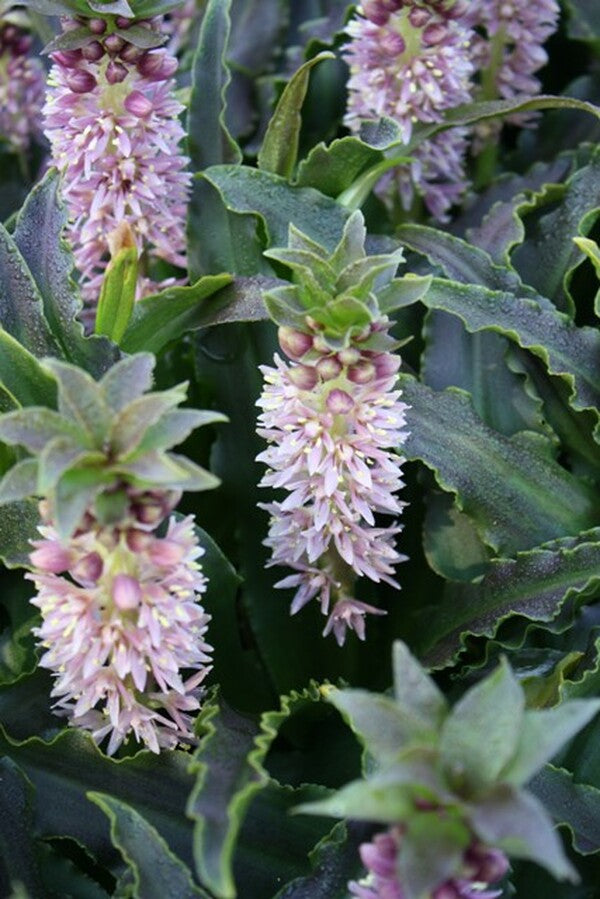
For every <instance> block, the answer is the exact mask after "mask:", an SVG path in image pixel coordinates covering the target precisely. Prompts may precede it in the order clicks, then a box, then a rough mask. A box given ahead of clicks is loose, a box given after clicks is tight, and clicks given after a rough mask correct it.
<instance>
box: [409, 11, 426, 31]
mask: <svg viewBox="0 0 600 899" xmlns="http://www.w3.org/2000/svg"><path fill="white" fill-rule="evenodd" d="M429 19H430V14H429V13H428V12H427V10H426V9H423V8H422V7H419V6H413V8H412V9H411V11H410V12H409V14H408V20H409V22H410V24H411V25H412V27H413V28H424V27H425V25H427V23H428V22H429Z"/></svg>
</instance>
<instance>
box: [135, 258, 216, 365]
mask: <svg viewBox="0 0 600 899" xmlns="http://www.w3.org/2000/svg"><path fill="white" fill-rule="evenodd" d="M232 280H233V278H232V276H231V275H226V274H222V275H206V276H205V277H203V278H200V280H199V281H197V282H196V283H195V284H193V285H191V286H190V287H167V288H166V289H165V290H163V291H161V292H160V293H158V294H154V295H153V296H150V297H145V298H144V299H143V300H140V301H139V302H137V303H136V304H135V306H134V309H133V314H132V316H131V321H130V322H129V325H128V327H127V330H126V331H125V334H124V336H123V338H122V340H121V346H122V347H123V349H124V350H125V351H126V352H128V353H136V352H139V351H140V350H145V351H146V352H151V353H158V352H160V351H161V350H162V349H164V347H165V346H167V344H169V343H171V342H172V341H174V340H178V339H179V338H180V337H182V336H183V335H184V334H185V333H186V332H187V331H193V330H194V329H196V328H201V327H204V325H205V324H209V323H210V318H211V316H212V315H213V314H214V313H215V312H218V311H220V310H221V309H222V308H223V307H222V305H220V302H219V300H220V299H221V300H222V299H223V298H222V297H216V298H215V299H214V300H211V301H210V302H208V303H207V302H206V300H207V299H208V298H209V297H213V295H214V294H216V293H217V291H220V290H221V288H223V287H226V286H227V285H228V284H231V282H232Z"/></svg>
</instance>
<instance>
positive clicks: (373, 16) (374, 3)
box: [362, 0, 390, 25]
mask: <svg viewBox="0 0 600 899" xmlns="http://www.w3.org/2000/svg"><path fill="white" fill-rule="evenodd" d="M362 8H363V15H364V16H365V18H366V19H369V21H370V22H373V24H374V25H385V23H386V22H387V20H388V19H389V17H390V14H389V12H388V11H387V10H386V9H384V7H383V6H382V5H381V3H379V0H364V2H363V4H362Z"/></svg>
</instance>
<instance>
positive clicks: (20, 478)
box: [0, 459, 38, 505]
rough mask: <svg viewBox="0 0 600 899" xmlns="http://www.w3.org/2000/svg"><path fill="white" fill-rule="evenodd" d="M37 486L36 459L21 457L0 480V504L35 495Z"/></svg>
mask: <svg viewBox="0 0 600 899" xmlns="http://www.w3.org/2000/svg"><path fill="white" fill-rule="evenodd" d="M37 486H38V461H37V459H21V461H20V462H17V463H16V465H13V467H12V468H10V469H9V470H8V471H7V472H6V474H5V475H4V477H3V478H2V480H1V481H0V505H5V504H6V503H12V502H15V501H16V500H22V499H27V497H28V496H35V495H36V493H37Z"/></svg>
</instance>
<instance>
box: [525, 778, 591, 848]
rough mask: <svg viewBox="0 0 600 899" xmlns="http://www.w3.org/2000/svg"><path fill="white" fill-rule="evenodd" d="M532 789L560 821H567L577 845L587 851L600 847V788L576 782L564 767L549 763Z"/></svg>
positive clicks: (532, 782) (531, 785) (534, 782)
mask: <svg viewBox="0 0 600 899" xmlns="http://www.w3.org/2000/svg"><path fill="white" fill-rule="evenodd" d="M529 789H530V790H531V791H532V793H534V794H535V795H536V796H537V798H538V799H539V800H540V801H541V802H542V803H543V804H544V808H545V809H546V810H547V811H548V812H550V814H551V815H552V817H553V818H554V820H555V821H556V822H557V824H566V826H567V827H568V828H569V830H570V832H571V839H572V841H573V846H574V848H575V849H576V850H577V851H578V852H581V853H582V854H584V855H587V854H588V853H591V852H598V850H600V790H599V789H598V788H597V787H593V786H591V785H590V784H586V783H576V781H575V778H574V776H573V774H572V773H571V772H570V771H566V770H565V769H564V768H557V767H555V766H554V765H545V766H544V768H543V769H542V770H541V771H540V772H539V774H536V776H535V777H534V778H533V780H532V781H531V783H530V784H529Z"/></svg>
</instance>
